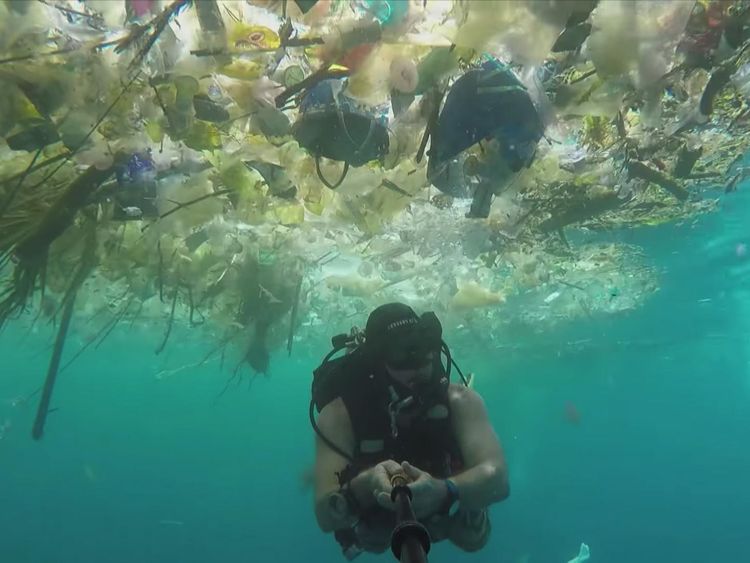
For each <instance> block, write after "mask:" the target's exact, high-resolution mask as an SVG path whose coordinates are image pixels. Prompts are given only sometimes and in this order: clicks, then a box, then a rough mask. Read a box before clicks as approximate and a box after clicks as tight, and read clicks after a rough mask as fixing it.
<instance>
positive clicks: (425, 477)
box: [401, 461, 448, 519]
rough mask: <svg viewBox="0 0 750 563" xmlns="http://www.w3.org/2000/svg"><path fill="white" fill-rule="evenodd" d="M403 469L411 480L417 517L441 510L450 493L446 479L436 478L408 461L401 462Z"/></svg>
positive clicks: (410, 485) (410, 486)
mask: <svg viewBox="0 0 750 563" xmlns="http://www.w3.org/2000/svg"><path fill="white" fill-rule="evenodd" d="M401 469H402V470H403V472H404V473H406V476H407V477H408V478H409V481H410V483H409V489H411V494H412V501H411V506H412V508H413V509H414V514H415V515H416V517H417V519H420V518H424V517H426V516H432V515H433V514H435V513H436V512H437V511H438V510H440V508H441V507H442V506H443V503H444V502H445V498H446V496H447V495H448V487H447V486H446V484H445V481H443V480H441V479H435V477H433V476H432V475H430V474H429V473H427V472H426V471H422V470H421V469H418V468H416V467H414V466H413V465H411V464H410V463H408V462H406V461H405V462H403V463H402V464H401Z"/></svg>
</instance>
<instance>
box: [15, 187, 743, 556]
mask: <svg viewBox="0 0 750 563" xmlns="http://www.w3.org/2000/svg"><path fill="white" fill-rule="evenodd" d="M746 190H750V186H748V187H746ZM722 198H723V199H722V209H721V212H720V213H717V214H713V215H710V216H706V217H703V218H701V219H700V220H699V221H698V222H697V223H696V224H695V225H685V226H667V227H660V228H653V229H646V230H639V231H623V232H613V233H608V234H606V235H597V237H598V238H614V239H617V240H621V241H627V242H630V243H634V244H639V245H642V246H643V247H644V248H645V250H646V253H647V255H648V256H649V259H650V260H652V261H654V262H655V263H657V264H658V265H659V266H660V269H661V271H662V280H661V281H662V283H661V291H660V292H658V293H657V294H656V295H655V296H654V297H653V298H651V299H650V300H649V301H648V302H647V304H646V306H645V307H643V308H642V309H640V310H638V311H635V312H632V313H630V314H627V315H622V316H617V317H609V318H603V319H591V320H587V321H586V322H585V323H580V324H575V325H566V326H562V327H560V328H559V329H557V330H555V331H549V332H546V333H544V334H542V335H537V336H534V337H532V336H529V335H524V336H520V335H519V337H518V339H517V341H515V342H511V343H498V344H507V345H512V349H510V348H507V347H504V348H502V349H493V350H489V351H487V352H486V353H484V354H482V355H479V356H476V355H475V356H468V355H467V354H465V353H463V354H462V351H461V348H462V347H461V342H453V343H452V346H453V351H454V354H455V356H456V357H457V358H458V360H459V362H460V364H461V365H462V366H463V367H464V368H465V369H466V370H468V371H475V372H476V373H477V374H478V375H477V384H476V388H477V390H478V391H479V392H481V393H482V394H483V396H484V397H485V400H486V402H487V404H488V407H489V410H490V412H491V416H492V420H493V422H494V424H495V426H496V428H497V430H498V433H499V435H500V438H501V440H502V442H503V444H504V447H505V449H506V455H507V458H508V462H509V467H510V478H511V497H510V499H509V500H508V501H506V502H504V503H502V504H500V505H496V506H494V507H493V508H492V511H491V514H492V520H493V526H494V530H493V536H492V539H491V541H490V543H489V545H488V546H487V547H486V548H485V550H484V551H483V552H481V553H478V554H475V555H471V556H470V555H465V554H461V553H458V552H457V551H456V550H455V549H454V548H453V547H451V546H449V545H447V544H440V545H437V546H435V547H434V550H433V552H432V554H431V561H435V562H447V561H469V560H471V561H476V562H477V563H479V562H493V563H500V562H502V563H505V562H508V563H524V562H525V563H557V562H566V561H568V560H569V559H571V558H573V557H574V555H575V554H577V552H578V546H579V544H580V543H581V542H582V541H584V542H586V543H588V544H589V546H590V547H591V551H592V558H591V560H590V561H591V562H592V563H598V562H606V563H634V562H638V563H651V562H655V563H656V562H680V563H709V562H710V563H714V562H720V563H742V562H747V561H750V534H748V531H747V522H749V521H750V487H748V484H747V478H748V475H750V472H749V471H748V470H749V469H750V448H749V447H748V443H750V441H749V440H748V437H749V435H750V431H749V429H750V372H749V371H748V353H750V347H749V346H748V344H750V320H748V312H750V286H748V279H749V276H750V260H748V261H747V262H746V261H745V260H743V259H742V258H738V257H737V256H736V253H735V248H736V245H737V244H739V243H743V242H747V243H750V233H748V229H747V224H748V223H747V221H748V218H750V197H748V196H747V194H746V193H744V191H743V190H742V189H741V190H740V191H739V192H738V193H736V194H730V195H728V196H722ZM587 236H591V235H587ZM573 238H574V237H571V240H573ZM163 328H164V327H163V326H155V327H154V328H153V331H152V332H148V331H137V330H128V328H127V326H126V325H125V326H122V327H120V328H118V329H117V330H116V331H115V332H114V333H113V334H112V335H111V337H110V338H109V339H108V340H107V341H105V343H104V344H103V345H102V346H101V347H99V348H98V349H96V350H91V351H88V352H86V353H85V354H84V355H83V356H82V357H81V358H80V359H79V360H78V361H77V362H76V363H75V364H73V365H72V366H71V367H70V368H68V369H67V370H65V371H64V372H63V373H62V374H61V375H60V378H59V381H58V387H57V389H56V392H55V397H54V400H53V407H56V408H57V409H58V410H57V411H55V412H54V413H52V414H51V415H50V419H49V421H48V424H47V429H46V433H45V436H44V439H43V440H42V441H41V442H34V441H32V440H31V437H30V430H31V425H32V421H33V416H34V410H35V407H36V405H35V402H34V401H33V400H32V401H30V402H29V403H27V404H18V405H15V406H13V402H12V399H14V398H16V397H21V396H25V395H28V394H29V393H30V392H32V391H33V390H34V389H36V388H37V387H38V386H39V385H41V382H42V380H43V376H44V373H45V371H46V365H47V360H48V356H49V347H50V343H51V339H50V336H49V334H48V333H47V332H45V330H44V329H42V330H41V331H40V333H38V334H31V335H27V334H24V333H22V332H21V331H20V330H17V329H16V330H14V328H13V326H11V327H10V329H8V330H6V331H5V332H4V333H2V334H1V335H0V352H1V353H2V358H3V362H2V368H0V369H1V372H0V373H1V375H0V424H4V421H6V422H9V423H10V428H8V429H7V430H6V431H5V436H4V438H3V439H2V440H0V562H2V563H95V562H96V563H99V562H111V563H157V562H158V563H166V562H181V563H198V562H200V563H206V562H219V561H220V562H223V563H231V562H243V561H261V560H274V561H276V562H278V563H282V562H287V561H314V562H322V561H326V562H328V561H331V562H333V561H343V559H342V558H341V556H340V554H339V550H338V547H337V545H336V544H335V542H334V541H333V540H332V538H330V537H327V536H324V535H322V534H321V533H319V531H318V530H317V528H316V524H315V520H314V517H313V513H312V501H311V496H310V493H309V492H308V491H307V490H305V488H304V487H303V484H302V478H301V475H302V474H303V473H304V471H305V469H306V468H307V467H308V466H309V465H310V462H311V458H312V444H313V440H312V431H311V430H310V428H309V424H308V420H307V402H308V397H309V395H308V393H309V384H310V371H311V369H312V368H313V367H314V365H315V364H316V362H317V361H318V360H319V358H317V357H301V356H299V357H298V356H294V355H293V356H292V357H291V358H289V359H287V358H286V357H285V354H284V355H282V354H277V356H276V357H274V359H273V361H274V363H273V374H272V375H271V376H270V377H268V378H264V379H257V380H256V381H254V382H253V384H252V386H251V387H250V388H249V389H248V386H247V385H245V384H243V385H242V386H241V387H231V388H230V389H229V390H228V391H227V392H226V393H225V394H224V395H223V396H222V397H221V398H219V399H217V395H219V393H220V392H221V390H222V389H223V387H224V384H225V381H226V379H227V377H228V375H227V374H226V373H220V372H219V370H218V365H216V364H208V365H206V366H204V367H202V368H200V369H193V370H185V371H183V372H180V373H177V374H174V375H173V376H172V377H169V378H165V379H157V378H156V377H155V374H156V373H157V372H158V371H159V370H160V369H162V368H163V366H164V365H169V366H171V367H176V366H179V365H181V364H183V363H186V362H185V361H183V360H185V358H188V357H189V358H190V360H188V361H192V359H194V358H195V357H196V354H197V355H198V356H200V352H201V350H200V349H199V348H200V344H194V343H192V342H190V341H189V340H187V336H188V335H181V334H179V333H176V334H175V335H174V336H173V340H172V345H171V346H170V347H169V348H168V355H167V356H166V357H162V356H159V357H158V358H157V357H156V356H155V355H154V348H155V346H156V344H157V343H158V341H159V340H160V338H161V336H162V334H163ZM346 328H348V327H345V326H344V327H331V330H332V332H335V331H338V330H341V329H346ZM449 344H450V342H449ZM209 345H210V344H209V343H206V344H205V346H206V349H208V346H209ZM74 351H75V347H74V346H73V345H71V346H70V347H69V348H68V350H67V352H68V357H69V356H70V355H71V354H72V353H74ZM320 352H321V355H322V354H323V353H324V352H325V350H321V351H320ZM569 404H570V405H574V407H575V409H576V410H577V412H578V413H579V414H580V419H579V420H578V421H577V422H576V421H574V420H571V419H570V417H568V416H566V413H567V412H568V410H569V409H570V407H569V406H568V405H569ZM374 560H375V557H373V556H363V557H362V558H361V559H359V561H362V562H367V561H374ZM380 560H390V555H383V556H382V557H380Z"/></svg>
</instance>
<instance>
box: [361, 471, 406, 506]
mask: <svg viewBox="0 0 750 563" xmlns="http://www.w3.org/2000/svg"><path fill="white" fill-rule="evenodd" d="M402 471H403V470H402V469H401V466H400V465H399V464H398V463H397V462H395V461H393V460H392V459H387V460H385V461H381V462H380V463H378V464H377V465H376V466H374V467H371V468H370V469H367V470H365V471H363V472H362V473H360V474H359V475H357V476H356V477H355V478H354V479H352V482H351V489H352V492H354V494H355V496H356V497H357V500H359V501H360V502H361V503H362V504H363V506H369V505H371V504H374V503H377V504H379V505H380V506H382V507H384V508H389V509H391V510H393V509H395V506H394V504H393V502H391V490H392V489H393V486H392V485H391V476H392V475H394V474H396V473H401V472H402Z"/></svg>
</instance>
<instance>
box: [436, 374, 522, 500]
mask: <svg viewBox="0 0 750 563" xmlns="http://www.w3.org/2000/svg"><path fill="white" fill-rule="evenodd" d="M449 393H450V394H449V397H450V405H451V414H452V417H451V418H452V424H453V431H454V433H455V436H456V439H457V440H458V445H459V447H460V448H461V454H462V456H463V460H464V466H465V467H466V469H465V470H464V471H463V472H461V473H459V474H458V475H454V476H452V477H451V480H452V481H453V482H454V483H455V484H456V486H457V487H458V491H459V498H460V503H461V508H463V509H467V510H480V509H482V508H485V507H486V506H489V505H490V504H493V503H495V502H500V501H502V500H504V499H506V498H507V497H508V494H509V493H510V488H509V486H508V469H507V466H506V464H505V456H504V455H503V450H502V446H501V445H500V441H499V439H498V437H497V434H496V433H495V430H494V429H493V428H492V424H490V420H489V416H488V415H487V409H486V407H485V405H484V401H483V400H482V397H480V396H479V394H478V393H476V392H475V391H473V390H472V389H468V388H466V387H458V386H455V387H454V386H451V388H450V391H449Z"/></svg>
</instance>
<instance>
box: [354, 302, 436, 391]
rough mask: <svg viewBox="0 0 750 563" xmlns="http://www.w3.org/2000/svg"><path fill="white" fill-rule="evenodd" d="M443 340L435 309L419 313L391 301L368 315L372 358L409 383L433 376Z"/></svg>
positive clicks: (367, 334)
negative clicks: (418, 314)
mask: <svg viewBox="0 0 750 563" xmlns="http://www.w3.org/2000/svg"><path fill="white" fill-rule="evenodd" d="M441 344H442V327H441V326H440V321H438V319H437V317H436V316H435V315H434V313H425V314H423V315H422V316H421V317H419V316H417V314H416V313H415V312H414V310H413V309H412V308H411V307H409V306H408V305H404V304H403V303H387V304H385V305H381V306H380V307H378V308H377V309H375V310H374V311H373V312H372V313H371V314H370V317H369V318H368V319H367V326H366V328H365V346H366V348H367V350H368V351H369V353H370V355H371V358H372V359H373V361H375V362H377V363H378V364H380V365H382V366H383V367H384V369H385V371H386V373H387V374H388V375H389V376H390V377H391V378H392V379H393V380H394V381H396V382H398V383H400V384H402V385H404V386H406V387H409V388H414V387H416V386H419V385H423V384H426V383H429V382H430V381H431V380H432V379H433V376H434V375H435V373H434V372H435V365H436V363H437V362H436V360H438V359H439V356H440V348H441Z"/></svg>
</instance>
